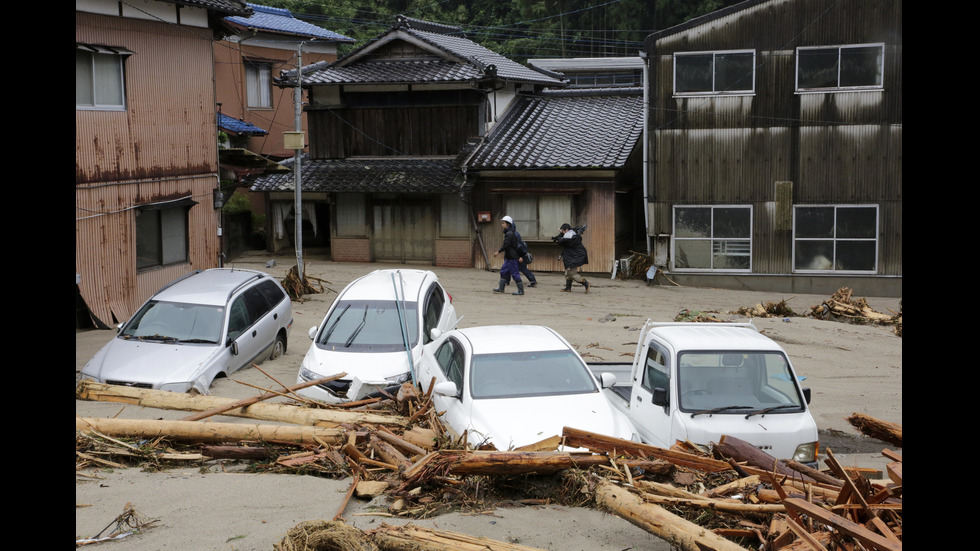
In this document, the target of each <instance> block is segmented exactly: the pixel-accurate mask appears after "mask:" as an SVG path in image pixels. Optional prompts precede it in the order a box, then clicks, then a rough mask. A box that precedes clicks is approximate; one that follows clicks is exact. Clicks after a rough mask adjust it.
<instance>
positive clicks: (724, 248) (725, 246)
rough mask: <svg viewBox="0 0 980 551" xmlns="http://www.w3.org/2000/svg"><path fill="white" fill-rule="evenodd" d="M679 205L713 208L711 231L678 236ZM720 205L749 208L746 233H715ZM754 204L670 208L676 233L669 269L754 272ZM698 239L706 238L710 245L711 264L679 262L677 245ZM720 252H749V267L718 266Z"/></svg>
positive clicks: (673, 230)
mask: <svg viewBox="0 0 980 551" xmlns="http://www.w3.org/2000/svg"><path fill="white" fill-rule="evenodd" d="M679 209H710V210H711V222H710V226H711V227H710V230H709V234H708V235H701V236H684V237H678V228H677V211H678V210H679ZM720 209H729V210H731V209H745V210H746V211H748V215H749V219H748V223H749V227H748V235H747V236H738V237H723V236H721V235H716V232H715V211H717V210H720ZM753 215H754V212H753V208H752V205H674V207H673V209H672V212H671V228H672V229H671V231H672V234H673V239H672V240H671V246H670V264H671V266H670V269H671V270H672V271H675V272H713V273H720V272H725V273H751V272H752V248H753V238H752V227H753V226H752V224H753ZM697 241H705V242H707V243H708V245H709V247H710V252H709V253H708V255H709V258H710V262H709V266H708V267H703V266H697V267H690V266H679V265H678V263H677V255H678V245H683V244H684V243H694V242H697ZM746 242H747V245H748V250H747V251H739V249H744V248H745V246H744V244H742V243H746ZM719 256H746V257H748V267H747V268H729V267H723V268H718V267H715V260H716V258H717V257H719Z"/></svg>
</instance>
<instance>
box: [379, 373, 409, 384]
mask: <svg viewBox="0 0 980 551" xmlns="http://www.w3.org/2000/svg"><path fill="white" fill-rule="evenodd" d="M411 375H412V374H411V373H402V374H400V375H395V376H392V377H385V382H386V383H388V384H389V385H400V384H402V383H404V382H405V381H407V380H408V379H409V377H410V376H411Z"/></svg>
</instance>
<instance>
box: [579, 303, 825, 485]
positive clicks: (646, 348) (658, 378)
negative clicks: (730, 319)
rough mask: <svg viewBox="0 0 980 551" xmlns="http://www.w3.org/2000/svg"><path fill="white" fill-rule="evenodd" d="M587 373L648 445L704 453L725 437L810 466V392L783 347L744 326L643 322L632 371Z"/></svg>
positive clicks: (612, 367) (603, 367)
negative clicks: (682, 446)
mask: <svg viewBox="0 0 980 551" xmlns="http://www.w3.org/2000/svg"><path fill="white" fill-rule="evenodd" d="M589 368H590V369H592V371H593V373H594V374H595V375H596V378H598V379H599V380H600V381H601V382H602V386H603V387H604V388H603V393H605V394H606V397H607V398H608V399H609V401H610V402H612V404H613V406H614V407H616V408H618V409H620V410H621V411H623V412H625V413H626V415H627V416H629V418H630V419H631V420H632V421H633V424H634V425H635V426H636V429H637V431H638V432H639V435H640V438H641V439H642V440H643V441H644V442H645V443H647V444H651V445H654V446H659V447H663V448H668V447H670V446H671V445H672V444H673V443H674V442H676V441H689V442H692V443H694V444H699V445H704V446H707V445H709V444H711V443H717V442H718V441H719V440H720V438H721V436H722V435H728V436H732V437H735V438H740V439H742V440H745V441H747V442H749V443H751V444H753V445H754V446H756V447H758V448H759V449H761V450H763V451H765V452H766V453H768V454H769V455H772V456H773V457H775V458H777V459H792V460H795V461H798V462H800V463H803V464H805V465H808V466H811V467H812V466H815V465H816V462H817V454H818V453H819V450H818V448H819V444H818V440H817V424H816V422H814V420H813V416H812V415H810V410H809V407H808V404H809V402H810V389H809V388H802V387H801V385H800V378H799V377H797V375H796V372H795V371H794V370H793V365H792V364H791V363H790V361H789V357H788V356H787V354H786V352H785V351H784V350H783V349H782V347H780V346H779V345H778V344H777V343H776V342H775V341H773V340H772V339H770V338H769V337H766V336H765V335H763V334H762V333H760V332H759V330H758V328H757V327H756V326H755V325H753V324H751V323H690V322H670V323H656V322H651V321H650V320H647V322H646V323H645V324H644V326H643V328H642V329H641V332H640V336H639V341H638V343H637V346H636V355H635V356H634V360H633V363H632V364H630V363H607V362H593V363H590V364H589Z"/></svg>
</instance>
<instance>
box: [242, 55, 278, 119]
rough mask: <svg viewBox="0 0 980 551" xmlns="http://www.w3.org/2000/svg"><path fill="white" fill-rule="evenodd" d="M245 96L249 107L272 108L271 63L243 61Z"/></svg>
mask: <svg viewBox="0 0 980 551" xmlns="http://www.w3.org/2000/svg"><path fill="white" fill-rule="evenodd" d="M245 96H246V102H247V103H248V108H249V109H272V64H271V63H264V62H261V61H246V62H245Z"/></svg>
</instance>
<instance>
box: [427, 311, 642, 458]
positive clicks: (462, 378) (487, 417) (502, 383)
mask: <svg viewBox="0 0 980 551" xmlns="http://www.w3.org/2000/svg"><path fill="white" fill-rule="evenodd" d="M433 379H434V380H435V386H434V387H433V392H432V395H433V398H432V400H433V402H434V405H435V408H436V411H439V412H444V413H443V415H442V417H443V421H444V422H445V424H446V425H447V429H448V430H449V431H450V432H451V433H453V436H455V437H457V438H458V437H460V436H461V435H462V434H463V433H464V431H465V432H466V434H467V442H468V443H469V444H470V445H472V446H474V447H476V446H479V445H481V444H483V443H484V442H488V443H490V444H493V445H494V447H496V448H497V449H498V450H510V449H514V448H519V447H521V446H526V445H528V444H533V443H535V442H539V441H541V440H544V439H546V438H550V437H552V436H561V433H562V428H563V427H566V426H567V427H571V428H576V429H579V430H584V431H589V432H595V433H599V434H604V435H606V436H612V437H615V438H623V439H626V440H633V441H635V442H638V441H639V436H638V435H637V432H636V429H635V428H634V426H633V423H632V422H631V421H630V420H629V419H628V418H627V417H626V415H625V414H623V413H622V412H620V411H619V410H617V409H616V408H614V407H613V406H612V404H611V403H610V402H609V400H608V399H607V398H606V397H605V395H604V394H603V393H602V392H601V391H600V386H601V385H600V384H599V382H598V381H597V380H596V378H595V375H593V374H592V371H590V370H589V368H588V367H587V366H586V364H585V361H583V360H582V357H581V356H579V354H578V352H576V351H575V349H574V348H572V346H571V345H570V344H569V343H568V341H566V340H565V339H564V338H563V337H562V336H561V335H559V334H558V333H556V332H555V331H554V330H553V329H550V328H548V327H543V326H540V325H493V326H486V327H467V328H464V329H457V330H454V331H449V332H448V333H445V334H443V335H441V336H440V337H438V338H437V339H436V340H434V341H433V342H432V343H430V344H428V345H426V347H425V352H424V354H423V356H422V366H421V367H420V369H419V382H420V383H421V385H422V388H428V387H429V384H431V381H432V380H433Z"/></svg>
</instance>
